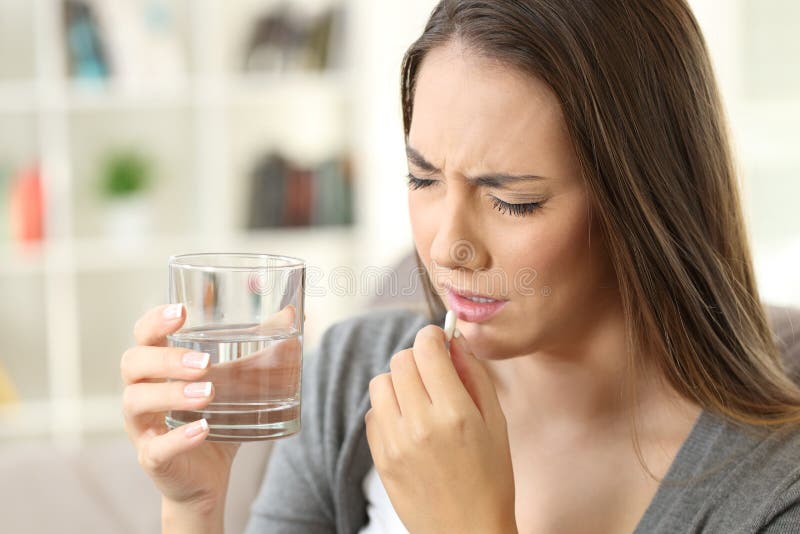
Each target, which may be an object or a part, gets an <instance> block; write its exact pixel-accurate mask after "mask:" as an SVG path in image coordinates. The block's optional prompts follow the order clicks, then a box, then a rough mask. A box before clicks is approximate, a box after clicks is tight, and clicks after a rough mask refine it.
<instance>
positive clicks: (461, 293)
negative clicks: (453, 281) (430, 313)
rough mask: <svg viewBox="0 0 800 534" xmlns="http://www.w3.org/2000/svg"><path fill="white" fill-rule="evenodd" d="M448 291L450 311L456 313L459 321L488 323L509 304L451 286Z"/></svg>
mask: <svg viewBox="0 0 800 534" xmlns="http://www.w3.org/2000/svg"><path fill="white" fill-rule="evenodd" d="M446 290H447V302H448V304H449V306H450V309H452V310H453V311H454V312H455V313H456V315H457V316H458V318H459V319H461V320H462V321H467V322H470V323H481V322H484V321H488V320H489V319H491V318H492V317H494V316H495V315H497V314H498V313H499V312H500V310H501V309H503V308H504V307H505V305H506V304H508V300H506V299H497V298H493V297H489V296H487V295H481V294H480V293H475V292H473V291H466V290H461V289H456V288H453V287H449V286H448V287H447V288H446Z"/></svg>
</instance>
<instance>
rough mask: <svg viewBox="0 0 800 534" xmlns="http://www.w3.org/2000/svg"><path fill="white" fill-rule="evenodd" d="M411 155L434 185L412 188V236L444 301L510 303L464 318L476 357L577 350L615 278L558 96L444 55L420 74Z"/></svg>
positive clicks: (414, 169)
mask: <svg viewBox="0 0 800 534" xmlns="http://www.w3.org/2000/svg"><path fill="white" fill-rule="evenodd" d="M407 152H408V154H409V162H408V165H409V172H410V175H411V176H413V177H414V178H417V179H421V180H424V181H423V182H416V184H413V183H412V184H410V187H409V192H408V206H409V213H410V218H411V225H412V232H413V235H414V241H415V244H416V248H417V252H418V253H419V256H420V258H421V259H422V260H423V261H424V263H425V266H426V268H427V270H428V273H429V275H430V277H431V281H432V282H433V285H434V288H435V289H436V291H437V293H438V294H439V295H440V296H441V298H442V300H443V302H444V303H445V305H447V307H448V309H451V308H453V307H456V306H455V305H451V302H452V301H450V300H449V297H448V294H447V293H448V291H447V288H448V287H455V288H457V289H460V290H467V291H471V292H473V293H478V294H481V295H485V296H487V297H490V298H493V299H499V300H505V301H506V302H505V304H503V305H502V307H500V309H499V311H497V312H496V313H495V314H494V315H492V316H490V317H488V318H485V319H481V318H479V317H475V316H471V315H469V312H460V313H459V314H458V315H459V320H458V327H459V329H460V330H461V331H462V332H463V333H464V335H465V336H466V337H467V338H468V339H469V341H470V345H471V346H472V347H473V349H474V350H475V353H476V354H477V355H478V356H479V357H481V358H483V359H495V360H496V359H505V358H509V357H514V356H520V355H524V354H530V353H533V352H539V351H554V352H562V351H563V352H565V353H566V354H567V355H568V354H570V351H571V350H575V349H576V347H575V345H574V343H575V342H576V341H577V340H578V339H586V338H585V337H584V334H589V333H590V332H589V330H590V329H592V328H593V327H597V325H598V324H599V320H600V319H601V316H600V315H601V314H602V313H603V310H604V306H605V305H606V304H608V303H609V302H611V301H610V300H609V296H613V295H614V294H615V293H614V292H613V291H609V287H612V288H613V286H614V285H615V281H614V278H613V274H612V270H611V267H610V265H609V263H608V257H607V253H606V251H605V249H604V247H603V243H601V242H600V241H601V236H600V234H599V233H598V232H597V231H596V230H595V231H594V232H592V234H593V235H592V239H591V240H590V239H589V237H590V223H591V219H590V216H589V211H590V204H589V197H588V196H587V190H586V188H585V185H584V183H583V180H582V177H581V173H580V170H579V165H578V161H577V159H576V156H575V153H574V150H573V148H572V145H571V143H570V138H569V136H568V133H567V130H566V125H565V123H564V119H563V116H562V114H561V108H560V105H559V103H558V100H557V98H556V96H555V94H554V93H553V92H552V91H551V90H550V89H549V88H548V86H546V85H545V84H544V83H543V82H541V81H540V80H538V79H536V78H534V77H531V76H528V75H524V74H522V73H520V72H518V71H516V70H514V69H511V68H508V67H504V66H502V65H500V64H498V63H496V62H492V61H490V60H487V59H484V58H481V57H480V56H478V55H476V54H474V53H473V52H470V51H468V50H466V49H464V48H462V47H460V46H459V45H458V44H456V43H455V42H453V43H451V44H448V45H446V46H442V47H438V48H436V49H434V50H432V51H431V52H429V54H428V55H427V56H426V58H425V60H424V61H423V64H422V65H421V67H420V72H419V77H418V80H417V87H416V94H415V99H414V114H413V120H412V123H411V129H410V132H409V140H408V147H407ZM499 175H509V176H514V177H521V178H519V179H500V178H498V176H499ZM479 177H481V180H476V179H477V178H479ZM533 203H538V206H537V205H536V204H533ZM507 204H510V205H512V206H508V205H507ZM513 205H517V206H513Z"/></svg>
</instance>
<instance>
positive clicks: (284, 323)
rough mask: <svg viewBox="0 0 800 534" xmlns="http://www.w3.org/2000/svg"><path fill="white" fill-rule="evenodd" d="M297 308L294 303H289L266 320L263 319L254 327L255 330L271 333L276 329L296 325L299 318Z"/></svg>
mask: <svg viewBox="0 0 800 534" xmlns="http://www.w3.org/2000/svg"><path fill="white" fill-rule="evenodd" d="M296 316H297V308H295V307H294V305H292V304H287V305H286V306H284V307H283V309H281V311H279V312H277V313H273V314H272V315H270V316H269V317H267V318H266V319H265V320H263V321H261V323H259V324H258V325H256V326H255V327H253V330H254V331H255V332H257V333H259V334H269V333H270V332H271V331H273V330H276V329H285V328H289V327H291V326H294V324H295V321H296V320H297V317H296Z"/></svg>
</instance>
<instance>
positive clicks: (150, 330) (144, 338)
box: [133, 304, 186, 347]
mask: <svg viewBox="0 0 800 534" xmlns="http://www.w3.org/2000/svg"><path fill="white" fill-rule="evenodd" d="M185 316H186V311H185V308H184V306H183V304H164V305H161V306H157V307H155V308H153V309H152V310H149V311H148V312H146V313H145V314H144V315H142V316H141V317H140V318H139V320H138V321H136V324H134V326H133V337H134V339H136V344H137V345H152V346H160V347H163V346H166V344H167V335H168V334H171V333H173V332H175V331H176V330H178V329H179V328H180V327H181V325H183V321H184V320H185Z"/></svg>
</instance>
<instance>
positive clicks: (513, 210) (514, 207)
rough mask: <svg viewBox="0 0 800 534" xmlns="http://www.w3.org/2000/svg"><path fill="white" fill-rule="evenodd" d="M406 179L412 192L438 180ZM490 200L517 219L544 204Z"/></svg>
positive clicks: (411, 175)
mask: <svg viewBox="0 0 800 534" xmlns="http://www.w3.org/2000/svg"><path fill="white" fill-rule="evenodd" d="M406 177H407V178H408V186H409V187H410V188H411V190H412V191H416V190H417V189H422V188H425V187H428V186H430V185H432V184H433V183H434V182H436V180H426V179H424V178H417V177H416V176H414V175H413V174H411V173H409V174H407V175H406ZM489 199H490V200H491V202H492V206H493V207H494V209H496V210H497V211H499V212H500V213H509V214H511V215H513V216H515V217H525V216H528V215H531V214H532V213H533V212H534V211H536V210H538V209H539V208H541V207H542V204H543V202H525V203H523V204H511V203H509V202H505V201H502V200H500V199H499V198H497V197H494V196H491V195H489Z"/></svg>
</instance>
